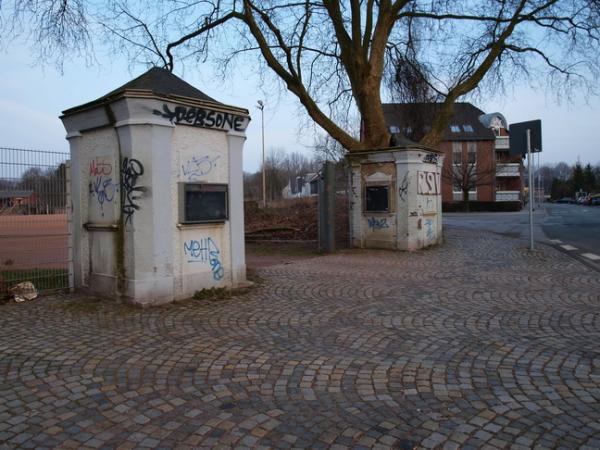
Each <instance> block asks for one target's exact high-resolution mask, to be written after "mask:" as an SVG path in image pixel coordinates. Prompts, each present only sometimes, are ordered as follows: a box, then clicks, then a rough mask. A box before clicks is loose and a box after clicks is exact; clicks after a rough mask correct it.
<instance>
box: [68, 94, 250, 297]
mask: <svg viewBox="0 0 600 450" xmlns="http://www.w3.org/2000/svg"><path fill="white" fill-rule="evenodd" d="M163 104H167V105H168V107H169V108H170V109H171V110H174V108H175V107H176V106H177V105H175V104H173V103H167V102H165V101H164V100H162V99H157V98H148V97H147V96H145V97H144V98H138V97H136V96H135V95H134V96H133V98H128V97H127V96H125V97H124V98H120V99H118V100H116V101H115V102H113V103H111V104H110V105H108V107H109V108H110V110H111V114H108V113H107V112H106V111H107V109H105V105H101V106H98V107H95V108H91V109H87V110H82V111H77V112H75V113H73V114H70V115H68V116H66V117H63V123H64V124H65V128H66V129H67V132H68V139H69V142H70V145H71V160H72V186H71V187H72V192H73V194H72V198H73V239H74V250H73V254H74V266H75V286H76V287H77V288H87V289H89V290H91V291H93V292H97V293H101V294H105V295H111V296H112V295H114V294H115V293H118V294H122V295H124V296H125V297H126V298H129V299H131V300H132V301H134V302H135V303H139V304H143V305H147V304H160V303H165V302H168V301H172V300H174V299H182V298H187V297H190V296H192V295H193V294H194V292H195V291H198V290H201V289H205V288H211V287H224V286H238V285H240V284H243V283H245V281H246V265H245V251H244V215H243V171H242V148H243V143H244V141H245V133H244V131H243V130H241V131H239V130H235V129H207V128H200V127H194V126H189V125H184V124H183V123H185V122H181V121H180V122H179V123H178V122H177V121H173V122H172V121H171V120H170V119H169V118H167V117H162V116H160V115H158V114H157V113H156V112H157V110H159V109H161V110H162V105H163ZM201 106H202V105H201ZM202 107H206V108H213V109H216V108H215V106H214V105H208V106H202ZM189 108H199V106H198V105H197V104H196V103H195V102H192V104H191V105H190V106H189ZM223 111H224V113H227V114H234V113H235V114H238V115H242V116H243V115H244V114H245V113H244V111H243V110H239V109H238V110H236V109H234V108H233V109H232V108H230V107H224V109H223ZM248 120H249V118H248V117H247V116H245V118H244V119H243V124H244V128H245V125H247V123H248ZM236 123H237V124H238V125H239V123H241V122H239V121H238V122H236ZM123 161H124V162H125V164H123ZM182 182H198V183H219V184H227V185H228V197H229V219H228V220H226V221H225V222H223V223H206V224H181V223H179V189H178V184H179V183H182ZM124 207H125V208H124ZM121 224H124V227H123V233H122V234H123V239H122V243H123V245H122V249H123V252H124V264H123V269H122V270H120V269H119V268H118V259H119V258H118V255H119V252H120V250H119V245H120V239H119V235H120V234H119V232H118V231H117V230H118V228H119V226H120V225H121ZM119 273H121V274H122V275H124V277H123V276H121V277H119V276H118V274H119ZM119 279H122V283H121V284H122V286H119V283H118V280H119ZM119 291H120V292H119Z"/></svg>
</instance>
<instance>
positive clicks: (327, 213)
mask: <svg viewBox="0 0 600 450" xmlns="http://www.w3.org/2000/svg"><path fill="white" fill-rule="evenodd" d="M334 250H335V164H334V163H332V162H331V161H326V162H325V163H324V164H323V168H322V169H321V174H320V176H319V251H321V252H327V253H329V252H333V251H334Z"/></svg>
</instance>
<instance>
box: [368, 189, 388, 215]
mask: <svg viewBox="0 0 600 450" xmlns="http://www.w3.org/2000/svg"><path fill="white" fill-rule="evenodd" d="M365 190H366V202H365V206H366V207H365V211H372V212H377V211H389V209H390V206H389V195H388V194H389V186H367V187H366V188H365Z"/></svg>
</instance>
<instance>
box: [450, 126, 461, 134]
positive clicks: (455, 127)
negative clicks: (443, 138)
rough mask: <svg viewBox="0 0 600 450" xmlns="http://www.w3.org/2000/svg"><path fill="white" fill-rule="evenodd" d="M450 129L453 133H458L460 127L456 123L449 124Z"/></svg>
mask: <svg viewBox="0 0 600 450" xmlns="http://www.w3.org/2000/svg"><path fill="white" fill-rule="evenodd" d="M450 131H452V132H453V133H460V127H459V126H458V125H450Z"/></svg>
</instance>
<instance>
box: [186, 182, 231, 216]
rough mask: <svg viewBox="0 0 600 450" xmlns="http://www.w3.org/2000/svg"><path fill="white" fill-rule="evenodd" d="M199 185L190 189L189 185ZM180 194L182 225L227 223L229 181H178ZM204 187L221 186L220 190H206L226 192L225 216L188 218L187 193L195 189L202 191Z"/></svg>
mask: <svg viewBox="0 0 600 450" xmlns="http://www.w3.org/2000/svg"><path fill="white" fill-rule="evenodd" d="M192 186H193V187H198V188H200V189H195V190H188V189H186V188H188V187H192ZM178 187H179V188H178V194H179V223H180V224H181V225H199V224H203V223H207V224H214V223H225V222H227V221H228V220H229V185H228V184H227V183H198V182H182V183H178ZM203 187H205V188H206V187H208V188H220V190H216V191H212V190H207V191H205V192H224V194H225V205H224V206H225V207H224V213H225V214H224V216H223V217H218V218H207V219H201V220H188V219H187V217H186V199H187V197H186V193H187V192H194V191H196V192H197V191H202V188H203Z"/></svg>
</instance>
